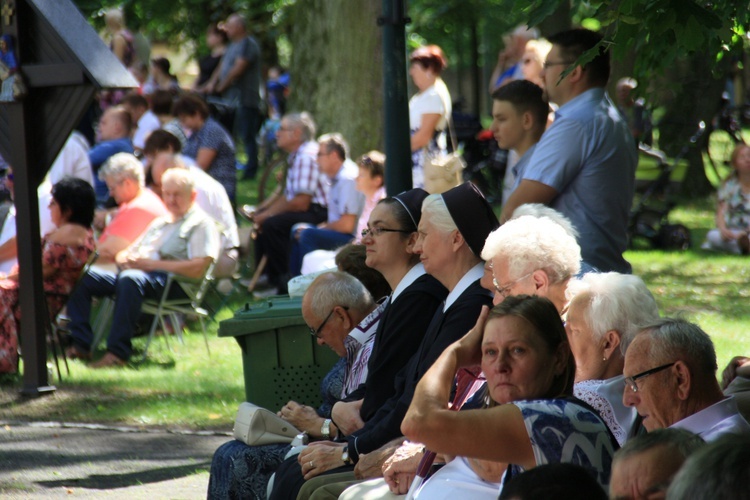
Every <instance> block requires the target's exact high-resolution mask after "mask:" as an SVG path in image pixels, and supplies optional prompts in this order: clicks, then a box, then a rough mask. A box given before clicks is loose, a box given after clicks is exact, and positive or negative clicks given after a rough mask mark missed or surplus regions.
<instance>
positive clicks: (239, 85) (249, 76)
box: [219, 36, 260, 108]
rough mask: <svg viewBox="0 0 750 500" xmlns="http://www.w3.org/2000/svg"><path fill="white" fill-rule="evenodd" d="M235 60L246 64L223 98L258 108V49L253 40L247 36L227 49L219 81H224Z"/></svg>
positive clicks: (256, 43)
mask: <svg viewBox="0 0 750 500" xmlns="http://www.w3.org/2000/svg"><path fill="white" fill-rule="evenodd" d="M237 59H244V60H245V61H247V62H248V66H247V68H246V69H245V71H244V72H243V73H242V75H240V77H239V78H237V79H236V80H235V81H234V83H233V84H232V86H231V87H229V88H228V89H227V90H226V91H225V92H224V95H223V97H225V98H228V99H235V98H236V99H238V102H239V103H240V104H241V105H242V106H247V107H251V108H258V107H259V106H260V47H259V46H258V42H256V41H255V38H253V37H251V36H248V37H245V38H243V39H242V40H240V41H238V42H232V43H230V44H229V47H227V51H226V52H225V53H224V57H223V59H222V61H221V70H220V73H219V78H220V80H224V79H225V78H226V77H227V75H228V74H229V71H230V70H231V69H232V67H233V66H234V63H235V61H236V60H237Z"/></svg>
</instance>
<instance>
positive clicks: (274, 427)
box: [234, 403, 300, 446]
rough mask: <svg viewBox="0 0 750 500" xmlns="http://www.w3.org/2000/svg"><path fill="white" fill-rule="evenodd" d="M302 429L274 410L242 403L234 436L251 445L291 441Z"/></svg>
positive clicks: (235, 421)
mask: <svg viewBox="0 0 750 500" xmlns="http://www.w3.org/2000/svg"><path fill="white" fill-rule="evenodd" d="M299 433H300V431H299V430H298V429H297V428H296V427H294V426H293V425H292V424H290V423H289V422H287V421H286V420H284V419H283V418H281V417H279V416H278V415H276V414H275V413H274V412H272V411H269V410H266V409H265V408H261V407H260V406H256V405H254V404H252V403H242V404H241V405H240V408H239V409H238V410H237V417H236V418H235V420H234V438H235V439H237V440H239V441H242V442H243V443H245V444H247V445H250V446H261V445H264V444H274V443H282V444H284V443H291V442H292V440H293V439H294V437H295V436H296V435H297V434H299Z"/></svg>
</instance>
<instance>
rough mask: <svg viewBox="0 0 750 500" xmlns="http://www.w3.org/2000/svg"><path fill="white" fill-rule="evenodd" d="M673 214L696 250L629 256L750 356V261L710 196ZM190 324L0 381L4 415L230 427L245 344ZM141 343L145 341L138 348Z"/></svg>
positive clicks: (243, 199) (665, 302)
mask: <svg viewBox="0 0 750 500" xmlns="http://www.w3.org/2000/svg"><path fill="white" fill-rule="evenodd" d="M254 190H255V183H254V182H247V181H243V182H242V183H241V185H240V189H239V193H240V199H239V203H252V202H254V199H253V197H252V196H251V193H254ZM670 220H671V221H672V222H679V223H683V224H686V225H687V226H688V227H690V228H691V229H692V231H693V249H691V250H689V251H687V252H661V251H655V250H650V249H647V248H645V247H644V249H639V250H632V251H629V252H628V253H627V255H626V257H627V259H628V260H629V261H630V262H631V263H632V264H633V268H634V272H635V273H636V274H639V275H641V276H642V277H643V278H644V280H645V281H646V283H647V284H648V285H649V288H650V289H651V291H652V292H653V293H654V295H655V297H656V300H657V302H658V303H659V306H660V308H661V310H662V312H663V313H664V314H667V315H678V314H681V315H683V316H685V317H687V318H689V319H691V320H693V321H696V322H698V323H699V324H700V325H701V326H702V327H703V328H704V329H705V330H706V331H707V332H708V333H709V334H710V335H711V336H712V338H713V339H714V342H715V344H716V349H717V353H718V357H719V365H720V367H723V365H725V364H726V362H727V361H728V360H729V358H730V357H731V356H733V355H735V354H743V353H744V354H747V353H750V335H748V334H747V329H748V326H750V306H749V305H748V298H749V297H750V288H748V286H747V284H748V282H750V266H748V263H749V262H748V259H747V258H743V257H732V256H720V255H716V254H711V253H708V252H704V251H701V250H700V249H699V247H700V243H701V241H702V239H703V236H704V235H705V232H706V231H707V230H708V229H709V228H710V227H711V226H712V225H713V202H712V201H711V200H710V199H708V200H701V201H699V202H696V203H682V204H681V205H680V207H679V208H678V209H676V210H675V211H674V212H673V213H672V214H671V216H670ZM247 300H249V297H248V296H247V294H246V293H244V291H243V292H241V293H239V294H237V295H236V296H235V299H234V300H233V301H232V302H231V304H230V306H229V307H226V308H224V309H223V310H222V311H221V312H220V314H219V315H218V319H219V320H220V319H225V318H229V317H231V316H232V314H233V311H234V310H236V309H238V308H240V307H242V306H243V305H244V303H245V302H246V301H247ZM215 301H216V300H214V302H215ZM191 327H192V329H191V331H190V332H189V333H188V334H187V335H186V344H185V345H180V344H179V343H178V342H176V340H175V339H172V341H171V342H170V344H171V346H172V349H173V351H169V350H167V348H166V347H165V345H164V342H163V339H160V338H157V339H156V340H155V343H154V344H152V346H151V348H150V350H149V357H148V360H147V361H146V362H143V363H134V364H133V365H131V366H130V367H128V368H126V369H111V370H100V371H95V370H91V369H89V368H87V367H86V366H85V364H83V363H81V362H79V361H75V362H71V367H70V369H71V374H70V376H66V377H65V379H64V381H63V382H62V383H58V382H57V380H56V378H55V377H50V380H51V382H53V383H55V384H57V385H58V390H57V391H56V392H55V393H54V394H52V395H50V396H47V397H42V398H38V399H22V398H20V397H19V396H18V390H19V389H20V387H21V381H20V378H19V377H6V378H4V379H2V380H0V420H40V421H46V420H62V421H78V422H102V423H112V424H118V425H133V426H163V427H170V428H191V429H219V430H230V429H231V426H232V422H233V420H234V415H235V412H236V409H237V406H238V404H239V403H240V402H242V401H243V399H244V378H243V373H242V356H241V350H240V348H239V346H238V344H237V342H236V341H235V340H234V339H231V338H219V337H217V330H218V322H213V323H209V325H208V330H209V332H208V335H209V339H210V340H209V343H210V348H211V355H210V356H209V355H208V353H207V352H206V348H205V345H204V342H203V337H202V335H201V333H200V329H199V327H198V324H197V323H196V324H195V325H191ZM142 342H143V340H141V339H138V340H137V343H136V348H138V346H142ZM100 353H101V351H100ZM50 366H52V365H50ZM252 383H267V381H263V380H253V381H252Z"/></svg>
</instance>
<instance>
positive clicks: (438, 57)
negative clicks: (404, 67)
mask: <svg viewBox="0 0 750 500" xmlns="http://www.w3.org/2000/svg"><path fill="white" fill-rule="evenodd" d="M415 62H416V63H419V64H420V65H421V66H422V67H423V68H424V69H431V70H432V72H433V73H435V74H436V75H439V74H440V73H442V72H443V70H444V69H445V68H447V67H448V60H447V59H446V58H445V54H443V49H441V48H440V47H438V46H437V45H424V46H422V47H419V48H418V49H417V50H415V51H414V52H412V53H411V55H410V56H409V63H415Z"/></svg>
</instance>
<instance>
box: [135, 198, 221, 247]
mask: <svg viewBox="0 0 750 500" xmlns="http://www.w3.org/2000/svg"><path fill="white" fill-rule="evenodd" d="M128 253H129V254H131V255H139V256H141V257H144V258H150V259H158V260H173V261H181V260H190V259H194V258H197V257H210V258H211V259H213V260H214V261H215V260H216V259H217V258H218V256H219V230H218V229H217V227H216V223H215V222H214V220H213V219H212V218H211V217H209V216H208V215H207V214H206V213H205V212H204V211H203V210H201V209H200V207H198V206H197V205H193V206H192V207H191V208H190V210H188V212H187V213H186V214H185V215H184V216H183V217H182V218H180V219H178V220H176V221H172V220H170V218H168V217H159V218H158V219H155V220H154V221H153V222H152V223H151V224H150V225H149V227H148V229H146V232H145V233H144V234H143V236H142V237H141V238H140V239H139V240H138V241H137V242H135V243H134V244H133V245H131V246H130V247H129V249H128Z"/></svg>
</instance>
